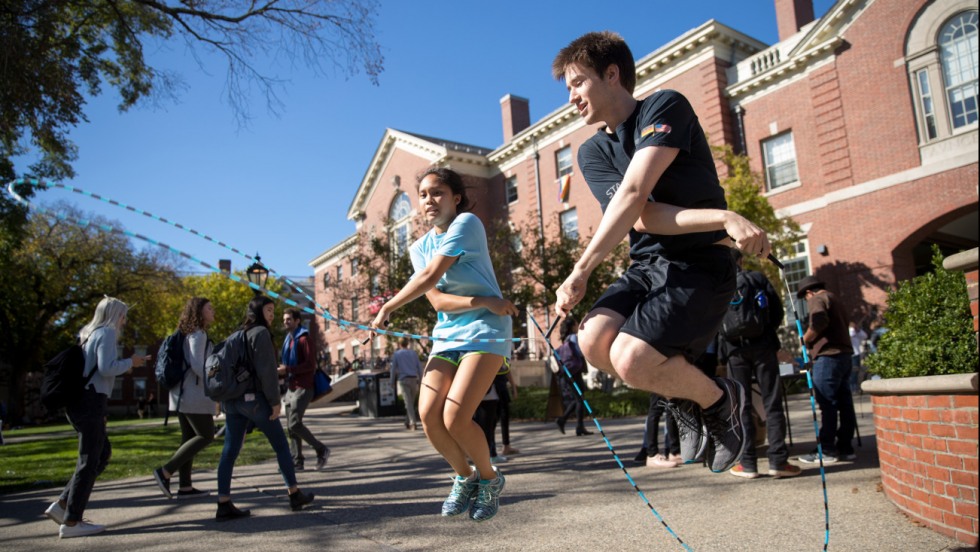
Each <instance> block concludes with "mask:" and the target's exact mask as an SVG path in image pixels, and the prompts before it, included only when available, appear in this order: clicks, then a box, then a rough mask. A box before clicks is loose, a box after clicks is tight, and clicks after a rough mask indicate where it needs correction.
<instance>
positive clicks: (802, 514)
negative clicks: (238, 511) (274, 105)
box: [0, 395, 966, 552]
mask: <svg viewBox="0 0 980 552" xmlns="http://www.w3.org/2000/svg"><path fill="white" fill-rule="evenodd" d="M351 408H352V405H350V404H347V405H336V406H331V407H328V408H323V409H318V410H313V411H311V412H310V413H308V415H307V419H308V421H309V422H310V425H311V426H312V427H313V428H314V431H315V432H316V433H317V434H318V435H319V436H320V437H321V438H322V439H323V440H324V441H325V442H326V443H328V444H329V445H330V447H331V448H332V450H333V453H332V455H331V457H330V463H329V464H328V469H327V470H325V471H324V472H301V473H300V474H299V479H300V485H301V487H302V488H304V489H305V490H308V491H312V492H314V493H316V495H317V499H316V501H315V502H314V503H313V505H312V507H310V508H309V509H307V510H304V511H302V512H299V513H293V512H290V511H289V508H288V502H287V500H286V497H285V490H284V489H283V487H282V483H281V480H280V479H279V477H278V474H277V472H276V466H275V464H274V463H265V464H260V465H256V466H241V467H237V468H236V469H235V481H234V482H233V485H232V490H233V494H234V500H235V503H236V504H237V505H238V506H240V507H245V508H251V509H252V517H251V518H249V519H247V520H240V521H232V522H228V523H215V522H214V521H213V516H214V510H215V506H214V496H212V497H210V498H205V499H199V500H194V501H184V500H167V499H165V498H163V497H162V496H161V494H160V492H159V490H158V489H157V488H156V485H155V483H154V482H153V479H152V477H151V476H150V475H149V474H147V476H146V477H141V478H134V479H126V480H119V481H112V482H101V483H97V484H96V489H95V492H94V493H93V496H92V501H91V503H90V504H89V509H88V511H87V512H86V516H87V517H89V518H91V519H92V520H93V521H94V522H96V523H105V524H107V525H108V526H109V530H108V531H107V532H106V533H104V534H102V535H99V536H95V537H87V538H80V539H71V540H64V541H60V540H59V539H58V538H57V526H56V525H55V524H54V523H52V522H51V521H49V520H47V519H46V518H44V517H43V515H42V512H43V510H44V508H45V507H47V505H48V504H49V503H50V501H51V500H52V499H54V498H55V496H56V492H55V491H54V490H51V489H49V490H45V491H33V492H25V493H18V494H13V495H3V496H0V550H4V551H7V552H11V551H20V550H24V551H34V550H36V549H37V548H38V546H44V547H45V548H46V549H73V550H92V549H98V550H106V551H115V550H118V551H127V552H130V551H133V550H139V551H141V552H153V551H168V552H170V551H173V550H229V549H233V548H234V549H238V550H249V551H257V550H314V549H316V550H321V549H327V550H336V551H348V550H349V551H433V550H451V549H457V548H458V549H462V550H493V551H501V550H504V551H511V550H514V551H521V552H531V551H553V550H568V549H577V550H581V551H585V550H616V551H627V550H683V547H682V546H681V545H680V544H679V543H678V542H677V540H675V539H674V538H673V537H671V536H670V535H669V534H668V532H667V531H666V530H665V529H664V527H663V526H662V525H661V524H660V522H659V521H657V519H656V518H655V517H654V515H653V514H652V513H651V511H650V510H649V509H648V508H647V506H646V505H645V504H644V502H643V501H642V500H641V499H640V498H639V496H638V495H637V493H636V492H635V491H634V490H633V488H632V487H631V486H630V484H629V483H628V482H627V480H626V478H625V477H624V475H623V472H622V471H621V470H620V469H619V468H618V466H617V465H616V464H615V463H614V462H613V460H612V455H611V454H610V453H609V450H608V449H607V447H606V445H605V443H604V442H603V440H602V439H601V436H600V435H599V434H598V433H596V434H595V435H592V436H584V437H575V436H574V434H569V435H561V434H559V433H558V431H557V430H556V429H555V427H554V425H553V424H550V423H542V422H519V423H513V424H512V428H511V432H512V436H513V443H512V444H513V445H514V446H516V447H517V448H519V449H521V454H519V455H515V456H513V457H512V458H511V461H510V462H508V463H506V464H502V465H501V469H502V470H503V471H504V473H505V474H506V475H507V488H506V490H505V491H504V495H503V497H502V499H501V510H500V513H499V514H498V515H497V517H496V518H494V519H493V520H491V521H489V522H486V523H475V522H472V521H470V520H468V519H449V520H447V519H443V518H441V517H440V516H439V506H440V504H441V502H442V500H443V499H444V498H445V495H446V493H447V492H448V490H449V486H450V482H449V471H448V469H447V466H446V465H445V463H444V462H443V461H442V460H441V459H440V458H439V457H438V456H437V455H436V454H435V453H434V452H433V451H432V449H431V447H429V445H428V444H427V442H426V441H425V438H424V436H423V435H422V433H421V432H409V431H405V429H404V426H403V425H402V423H401V421H400V420H397V419H380V420H376V419H364V418H361V417H358V416H351V415H350V414H349V413H350V411H351ZM790 408H791V411H792V417H791V420H792V430H793V441H794V446H793V447H792V452H793V453H794V455H798V454H801V453H805V452H807V451H808V450H810V449H811V448H812V447H813V444H814V434H813V422H812V417H811V416H812V415H811V412H810V404H809V398H808V397H807V396H805V395H798V396H794V397H792V398H791V401H790ZM860 410H863V412H864V416H863V417H860V416H859V418H858V421H859V423H860V428H861V432H862V437H863V446H862V447H860V448H858V455H859V458H858V460H857V461H856V462H841V463H837V464H833V465H829V466H828V467H827V494H828V497H829V504H830V549H831V550H847V551H852V550H885V551H891V550H902V551H920V550H921V551H939V550H957V551H961V550H966V548H963V547H961V546H960V545H958V544H957V543H956V542H955V541H953V540H951V539H948V538H946V537H944V536H942V535H940V534H938V533H935V532H933V531H931V530H930V529H927V528H924V527H920V526H917V525H916V524H915V523H913V522H911V521H910V520H909V519H908V518H906V517H905V516H904V515H902V514H901V513H900V512H899V511H898V510H897V509H896V508H895V507H894V505H892V504H891V502H889V501H888V500H887V499H886V498H885V496H884V494H883V493H882V492H881V490H880V486H879V471H878V465H877V455H876V453H875V440H874V432H873V428H872V422H871V415H870V407H869V406H868V405H867V401H866V400H865V403H864V405H863V406H862V408H861V409H860ZM860 410H859V411H860ZM602 424H603V427H604V429H605V430H606V434H607V436H608V437H609V439H610V440H611V441H612V443H613V444H614V446H616V447H617V451H618V452H619V453H620V455H621V456H622V457H623V459H624V461H625V462H626V466H627V469H628V470H629V472H630V474H631V476H632V477H633V478H634V479H635V481H636V483H637V485H638V486H639V487H640V489H642V490H643V491H644V492H645V494H646V496H647V497H648V498H649V499H650V501H651V502H652V504H653V506H654V508H656V509H657V510H658V511H659V513H660V514H661V515H662V516H663V517H664V518H665V520H666V522H667V523H668V524H669V525H670V527H671V528H672V529H673V530H674V531H675V532H676V533H677V534H678V535H679V536H680V538H681V539H683V540H684V542H685V543H687V545H689V546H690V547H691V548H692V549H694V550H711V551H715V550H717V551H726V552H727V551H730V550H752V551H755V550H773V551H784V550H821V549H822V548H823V543H824V510H823V494H822V491H821V484H820V475H819V471H818V469H817V468H816V467H806V468H804V472H803V475H801V476H800V477H797V478H794V479H785V480H774V479H772V478H769V477H762V478H760V479H756V480H742V479H738V478H735V477H732V476H730V475H728V474H712V473H710V472H709V471H708V470H707V469H706V468H703V467H700V466H682V467H679V468H674V469H670V470H656V469H653V468H647V467H640V466H634V465H633V464H632V462H631V461H630V460H631V459H632V457H633V456H634V455H635V453H636V451H637V450H638V448H639V443H640V440H641V438H642V431H643V419H642V418H625V419H618V420H607V421H603V422H602ZM591 429H594V427H593V428H591ZM260 438H261V437H260ZM759 467H760V471H766V470H767V469H768V466H767V465H766V462H765V461H764V460H760V465H759ZM0 469H2V467H0ZM195 477H196V479H195V481H196V484H197V485H198V486H199V487H201V488H205V489H210V490H212V491H213V490H214V489H215V485H216V482H215V473H214V472H213V471H206V472H201V473H198V474H196V476H195Z"/></svg>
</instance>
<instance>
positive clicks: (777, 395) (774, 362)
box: [718, 249, 800, 479]
mask: <svg viewBox="0 0 980 552" xmlns="http://www.w3.org/2000/svg"><path fill="white" fill-rule="evenodd" d="M732 256H733V257H734V258H735V264H736V265H737V266H738V271H739V274H738V278H737V279H738V288H737V291H736V298H734V299H732V301H750V302H752V303H753V304H752V305H751V306H752V308H756V307H758V308H759V309H763V308H764V309H765V310H766V311H767V312H766V313H765V314H766V315H765V317H764V320H765V324H764V329H763V332H762V335H759V336H757V337H751V338H747V337H726V335H725V332H724V326H723V331H722V334H721V335H720V336H719V337H718V345H719V347H718V348H719V349H720V352H721V357H722V358H723V359H725V360H726V361H727V363H728V376H729V377H730V378H732V379H734V380H735V381H737V382H739V383H741V384H742V386H743V387H745V389H752V380H753V378H754V379H755V381H756V382H757V383H758V384H759V393H760V394H761V395H762V404H763V406H764V408H765V416H766V433H767V437H768V440H769V449H768V456H769V475H770V476H772V477H774V478H777V479H778V478H784V477H793V476H796V475H799V474H800V468H799V466H794V465H793V464H790V463H789V449H788V448H786V415H785V413H784V412H783V406H782V403H783V387H782V382H781V381H780V379H779V360H778V359H777V358H776V353H778V352H779V349H780V347H781V345H780V343H779V337H778V336H777V335H776V329H777V328H778V327H779V324H780V323H782V320H783V314H784V311H783V302H782V300H781V299H780V297H779V294H778V293H776V290H775V289H774V288H773V287H772V284H771V283H770V282H769V279H768V278H766V276H765V275H764V274H762V273H761V272H755V271H752V270H744V269H743V268H742V253H741V252H740V251H739V250H737V249H733V250H732ZM743 283H744V285H743ZM744 290H754V291H756V292H758V291H761V292H762V294H763V296H764V298H763V299H759V298H756V297H755V296H742V295H745V293H742V294H741V295H740V293H739V292H743V291H744ZM748 295H752V294H748ZM759 301H762V302H764V303H765V305H758V304H757V303H758V302H759ZM742 424H743V425H744V426H745V439H746V441H747V442H748V443H749V445H748V446H747V447H746V448H745V454H743V455H742V460H741V461H740V462H739V463H738V464H736V465H735V466H734V467H732V469H730V470H729V473H731V474H732V475H734V476H736V477H742V478H745V479H755V478H757V477H759V469H758V458H757V456H756V451H755V446H754V444H755V423H754V422H753V421H752V412H751V409H750V408H746V409H745V411H744V412H743V414H742Z"/></svg>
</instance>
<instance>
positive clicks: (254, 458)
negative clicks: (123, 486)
mask: <svg viewBox="0 0 980 552" xmlns="http://www.w3.org/2000/svg"><path fill="white" fill-rule="evenodd" d="M171 422H172V423H171V424H170V425H168V426H166V427H164V426H163V424H162V423H149V424H145V425H144V426H140V427H136V428H133V427H130V426H131V425H132V424H133V423H134V422H133V420H120V421H117V422H110V423H109V441H110V442H111V443H112V459H111V460H110V461H109V467H108V468H106V471H105V472H104V473H103V474H102V475H101V476H99V480H100V481H108V480H112V479H123V478H127V477H137V476H146V477H150V475H151V474H152V473H153V469H154V468H157V467H159V466H160V465H161V464H163V463H164V462H166V461H167V460H168V459H169V458H170V455H171V454H173V452H174V451H175V450H177V446H178V444H179V443H180V427H179V426H178V424H176V423H175V422H176V420H171ZM120 425H123V426H127V427H122V428H120V427H118V426H120ZM113 426H117V427H115V428H114V427H113ZM39 429H43V431H38V430H39ZM59 431H71V426H68V425H65V426H47V427H45V428H32V429H31V430H18V431H12V432H5V433H4V436H5V437H13V436H16V435H21V436H22V435H27V434H36V433H57V432H59ZM221 447H222V440H221V439H217V440H215V442H214V443H212V444H211V445H210V446H209V447H208V448H206V449H204V450H203V451H201V453H200V454H198V455H197V458H195V460H194V468H195V469H214V468H217V466H218V459H219V457H220V456H221ZM77 458H78V438H77V437H76V436H75V435H74V434H73V435H71V436H66V437H54V438H51V439H42V440H36V441H28V442H23V443H9V444H6V445H4V446H2V447H0V494H6V493H12V492H17V491H24V490H33V489H43V488H49V487H62V486H64V485H65V483H67V482H68V479H69V478H71V475H72V473H73V472H74V471H75V461H76V459H77ZM272 458H275V453H274V452H273V451H272V447H271V446H270V445H269V443H268V441H266V439H265V436H263V435H262V433H261V432H259V431H255V432H253V433H252V434H251V435H248V436H247V437H246V438H245V446H244V447H243V448H242V452H241V455H240V456H239V458H238V462H237V464H240V465H242V464H255V463H258V462H264V461H266V460H269V459H272Z"/></svg>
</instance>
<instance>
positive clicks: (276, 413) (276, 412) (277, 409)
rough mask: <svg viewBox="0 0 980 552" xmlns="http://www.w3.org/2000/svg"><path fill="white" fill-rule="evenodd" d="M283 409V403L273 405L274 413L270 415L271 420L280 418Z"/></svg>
mask: <svg viewBox="0 0 980 552" xmlns="http://www.w3.org/2000/svg"><path fill="white" fill-rule="evenodd" d="M281 410H282V403H276V406H273V407H272V414H270V415H269V419H270V420H278V419H279V412H280V411H281Z"/></svg>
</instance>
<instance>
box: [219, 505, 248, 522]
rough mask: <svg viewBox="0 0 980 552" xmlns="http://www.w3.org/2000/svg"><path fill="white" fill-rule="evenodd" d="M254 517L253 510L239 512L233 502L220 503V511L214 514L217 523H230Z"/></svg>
mask: <svg viewBox="0 0 980 552" xmlns="http://www.w3.org/2000/svg"><path fill="white" fill-rule="evenodd" d="M250 515H252V512H251V510H239V509H238V508H236V507H235V505H234V504H232V503H231V501H228V502H219V503H218V511H217V512H216V513H215V514H214V520H215V521H228V520H231V519H238V518H243V517H248V516H250Z"/></svg>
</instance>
